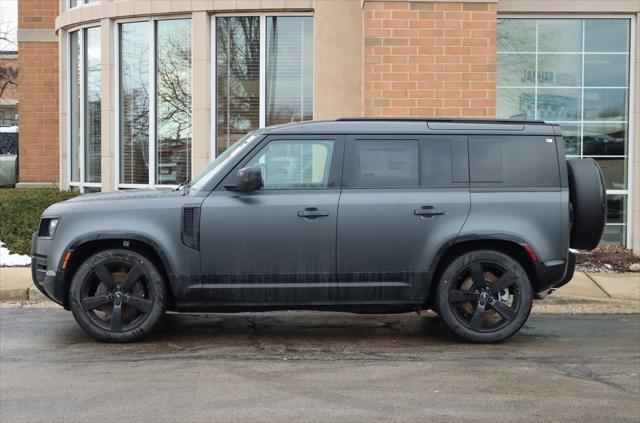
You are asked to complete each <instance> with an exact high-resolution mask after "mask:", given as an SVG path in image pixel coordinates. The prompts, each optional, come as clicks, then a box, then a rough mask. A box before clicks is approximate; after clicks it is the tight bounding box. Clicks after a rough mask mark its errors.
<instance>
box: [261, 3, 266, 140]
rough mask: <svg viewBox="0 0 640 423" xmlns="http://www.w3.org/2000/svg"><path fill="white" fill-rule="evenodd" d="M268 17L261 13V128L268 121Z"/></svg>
mask: <svg viewBox="0 0 640 423" xmlns="http://www.w3.org/2000/svg"><path fill="white" fill-rule="evenodd" d="M266 23H267V17H266V16H265V15H260V82H259V86H260V88H259V93H260V94H259V97H260V98H259V101H260V112H259V113H260V128H264V127H265V126H266V122H267V116H266V110H267V37H266V34H267V25H266Z"/></svg>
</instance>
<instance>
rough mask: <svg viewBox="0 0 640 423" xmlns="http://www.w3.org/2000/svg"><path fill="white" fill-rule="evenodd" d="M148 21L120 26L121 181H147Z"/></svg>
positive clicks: (135, 182) (134, 182) (140, 182)
mask: <svg viewBox="0 0 640 423" xmlns="http://www.w3.org/2000/svg"><path fill="white" fill-rule="evenodd" d="M148 31H149V22H133V23H124V24H121V25H120V182H121V183H125V184H148V183H149V32H148Z"/></svg>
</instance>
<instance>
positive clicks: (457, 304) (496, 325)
mask: <svg viewBox="0 0 640 423" xmlns="http://www.w3.org/2000/svg"><path fill="white" fill-rule="evenodd" d="M532 299H533V294H532V289H531V283H530V281H529V277H528V276H527V273H526V271H525V270H524V269H523V267H522V266H521V265H520V263H519V262H518V261H517V260H515V259H513V258H512V257H510V256H508V255H506V254H503V253H501V252H498V251H492V250H478V251H471V252H468V253H466V254H463V255H461V256H459V257H458V258H456V259H455V260H453V261H452V262H451V263H449V265H448V266H447V267H446V268H445V270H444V272H443V273H442V276H441V278H440V281H439V283H438V289H437V298H436V301H437V303H438V309H439V312H440V316H441V318H442V319H443V320H444V322H445V324H446V325H447V326H448V327H449V329H451V330H452V331H453V332H455V333H456V334H457V335H459V336H461V337H463V338H465V339H467V340H469V341H472V342H479V343H491V342H500V341H503V340H505V339H507V338H509V337H510V336H512V335H513V334H514V333H516V332H517V331H518V330H519V329H520V328H521V327H522V325H524V323H525V321H526V320H527V318H528V317H529V313H530V312H531V305H532Z"/></svg>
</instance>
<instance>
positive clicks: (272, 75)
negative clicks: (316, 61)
mask: <svg viewBox="0 0 640 423" xmlns="http://www.w3.org/2000/svg"><path fill="white" fill-rule="evenodd" d="M266 65H267V110H266V114H267V116H266V126H271V125H278V124H281V123H289V122H297V121H301V120H311V119H312V118H313V18H311V17H310V16H308V17H298V16H269V17H267V64H266Z"/></svg>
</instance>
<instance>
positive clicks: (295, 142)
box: [201, 136, 343, 305]
mask: <svg viewBox="0 0 640 423" xmlns="http://www.w3.org/2000/svg"><path fill="white" fill-rule="evenodd" d="M342 143H343V140H341V139H337V138H336V137H305V136H278V137H275V136H273V137H269V138H267V139H265V140H264V141H262V142H261V145H260V146H259V147H258V148H257V149H256V152H255V153H254V154H253V155H250V156H249V157H247V158H245V159H244V160H243V161H242V162H241V163H240V164H239V165H238V166H237V168H236V169H234V171H232V173H231V175H230V176H229V177H227V178H226V179H225V181H223V183H222V186H229V185H234V184H235V174H236V173H237V170H238V169H240V168H243V167H245V166H252V167H260V169H261V172H262V175H263V180H264V187H263V189H260V190H256V191H254V192H251V193H240V192H236V191H229V190H225V189H224V188H219V189H217V190H216V191H214V192H213V193H212V194H211V195H210V196H209V197H208V198H207V199H206V200H205V201H204V203H203V206H202V217H201V222H202V229H201V244H202V249H201V255H202V263H201V270H202V275H203V276H202V277H203V285H202V286H203V293H204V296H205V301H207V302H209V303H225V304H234V303H236V304H237V303H242V304H256V305H269V304H271V305H286V304H312V303H326V302H331V301H335V296H336V295H335V293H336V284H335V272H336V225H337V214H338V199H339V197H340V190H339V188H338V187H337V186H336V185H337V182H336V180H337V178H339V175H336V172H337V171H338V170H340V167H339V166H336V165H335V163H336V162H338V163H340V164H341V163H342Z"/></svg>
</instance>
